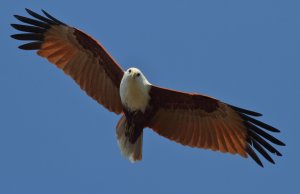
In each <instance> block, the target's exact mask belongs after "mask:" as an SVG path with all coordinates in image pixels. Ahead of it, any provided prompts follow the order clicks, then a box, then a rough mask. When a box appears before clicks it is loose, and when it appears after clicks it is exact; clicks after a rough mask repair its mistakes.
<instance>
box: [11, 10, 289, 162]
mask: <svg viewBox="0 0 300 194" xmlns="http://www.w3.org/2000/svg"><path fill="white" fill-rule="evenodd" d="M26 11H27V12H28V13H29V14H30V15H31V16H33V17H34V18H35V19H31V18H27V17H23V16H18V15H16V16H15V17H16V18H17V19H18V20H20V21H22V22H24V23H25V24H26V25H20V24H12V27H14V28H15V29H17V30H19V31H22V32H25V33H22V34H15V35H12V37H13V38H15V39H18V40H27V41H31V42H29V43H26V44H24V45H21V46H20V47H19V48H21V49H24V50H37V54H38V55H40V56H42V57H44V58H47V59H48V60H49V61H50V62H51V63H53V64H55V65H56V66H57V67H58V68H60V69H61V70H63V71H64V72H65V73H66V74H67V75H69V76H70V77H72V78H73V79H74V80H75V81H76V83H78V84H79V85H80V87H81V88H82V89H83V90H84V91H85V92H86V93H87V94H88V95H89V96H91V97H92V98H93V99H95V100H96V101H97V102H99V103H100V104H101V105H103V106H104V107H105V108H107V109H108V110H109V111H111V112H114V113H116V114H121V115H122V116H121V119H120V120H119V122H118V124H117V126H116V135H117V140H118V144H119V146H120V148H121V152H122V153H123V155H124V156H125V157H127V158H128V159H129V160H131V161H139V160H141V159H142V142H143V130H144V128H151V129H153V130H154V131H155V132H156V133H158V134H159V135H161V136H164V137H166V138H168V139H170V140H173V141H175V142H177V143H180V144H182V145H186V146H190V147H197V148H204V149H210V150H214V151H220V152H223V153H226V152H228V153H231V154H239V155H240V156H242V157H248V155H249V156H250V157H252V158H253V159H254V160H255V161H256V162H257V163H258V164H259V165H260V166H263V165H262V162H261V160H260V159H259V157H258V156H257V154H256V152H255V151H254V150H253V148H254V149H255V150H256V151H257V152H259V153H260V154H261V155H262V156H263V157H264V158H265V159H267V160H268V161H269V162H271V163H274V161H273V159H272V158H271V157H270V155H269V154H268V152H270V153H273V154H276V155H278V156H281V153H280V152H279V151H278V150H277V149H275V148H274V147H273V145H271V144H270V143H272V144H276V145H280V146H283V145H285V144H284V143H283V142H281V141H280V140H278V139H277V138H275V137H273V136H272V135H270V134H269V133H267V131H269V132H279V130H278V129H276V128H274V127H272V126H270V125H268V124H266V123H263V122H261V121H259V120H257V119H255V118H253V117H258V116H261V114H260V113H257V112H254V111H250V110H246V109H242V108H238V107H235V106H232V105H229V104H226V103H224V102H221V101H219V100H217V99H215V98H212V97H209V96H205V95H202V94H195V93H186V92H180V91H176V90H170V89H166V88H162V87H158V86H155V85H153V84H150V82H149V81H148V80H147V79H146V77H145V76H144V74H143V73H142V72H141V71H140V70H139V69H137V68H129V69H128V70H126V71H124V70H123V69H122V68H121V66H119V65H118V63H117V62H116V61H114V59H113V58H112V57H111V56H110V55H109V54H108V52H107V51H106V50H105V49H104V47H103V46H102V45H101V44H100V43H98V42H97V41H96V40H94V39H93V38H92V37H90V36H89V35H87V34H86V33H84V32H82V31H80V30H78V29H76V28H74V27H70V26H68V25H67V24H65V23H63V22H61V21H59V20H57V19H56V18H54V17H53V16H51V15H50V14H48V13H47V12H45V11H43V13H44V14H45V16H46V17H45V16H41V15H39V14H37V13H35V12H33V11H31V10H28V9H26Z"/></svg>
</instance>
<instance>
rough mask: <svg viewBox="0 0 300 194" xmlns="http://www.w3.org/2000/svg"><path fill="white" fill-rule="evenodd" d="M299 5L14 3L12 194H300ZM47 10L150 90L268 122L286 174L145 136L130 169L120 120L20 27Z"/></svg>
mask: <svg viewBox="0 0 300 194" xmlns="http://www.w3.org/2000/svg"><path fill="white" fill-rule="evenodd" d="M299 6H300V2H299V1H271V0H270V1H251V2H250V1H238V0H236V1H185V2H184V1H132V0H129V1H111V0H110V1H81V2H77V3H74V2H73V1H60V2H59V3H58V1H57V2H56V3H55V2H54V1H47V2H46V1H43V2H42V1H40V2H33V1H28V2H26V1H19V2H15V1H6V0H4V1H2V2H1V8H0V10H1V12H0V17H1V20H0V21H1V36H0V42H1V45H0V48H1V51H2V55H1V60H2V61H1V70H0V88H1V96H0V99H1V100H0V107H1V108H0V121H1V122H0V193H6V194H13V193H15V194H20V193H30V194H40V193H43V194H48V193H49V194H50V193H55V194H68V193H70V194H77V193H78V194H79V193H87V194H89V193H91V194H93V193H145V194H148V193H149V194H152V193H153V194H154V193H172V194H176V193H191V194H193V193H230V194H234V193H244V194H250V193H256V194H259V193H297V192H299V173H300V169H299V164H300V157H299V150H298V149H299V147H300V143H299V137H300V136H299V135H300V132H299V126H298V121H299V118H300V109H299V99H300V84H299V83H300V76H299V72H300V64H299V62H300V54H299V53H300V38H299V34H300V12H299ZM26 7H27V8H30V9H32V10H34V11H38V12H39V11H40V9H45V10H46V11H48V12H49V13H51V14H52V15H54V16H56V17H57V18H58V19H60V20H62V21H64V22H65V23H67V24H69V25H72V26H75V27H78V28H79V29H82V30H84V31H85V32H87V33H89V34H90V35H92V36H93V37H94V38H96V39H97V40H99V41H100V42H101V43H102V44H103V45H104V46H105V48H106V49H107V50H108V51H109V52H110V53H111V55H112V56H113V57H114V58H115V59H116V60H117V61H118V62H119V63H120V64H121V65H122V66H123V68H125V69H127V68H128V67H131V66H135V67H138V68H140V69H141V70H142V71H143V72H144V74H145V75H146V76H147V78H148V79H149V81H150V82H152V83H154V84H158V85H161V86H164V87H169V88H173V89H179V90H183V91H190V92H199V93H204V94H207V95H210V96H214V97H216V98H218V99H220V100H223V101H225V102H227V103H231V104H234V105H236V106H240V107H244V108H248V109H252V110H255V111H258V112H261V113H263V114H264V116H263V117H262V118H261V120H262V121H264V122H266V123H269V124H271V125H273V126H275V127H277V128H279V129H281V131H282V133H280V134H275V136H276V137H278V138H279V139H281V140H282V141H284V142H285V143H286V144H287V146H286V147H279V150H280V151H281V152H282V153H283V157H276V156H274V159H275V162H276V165H272V164H269V163H268V162H267V161H265V160H263V163H264V164H265V168H260V167H259V166H258V165H257V164H256V163H255V162H254V161H252V160H251V159H248V160H246V159H243V158H241V157H239V156H236V155H234V156H232V155H229V154H220V153H218V152H212V151H207V150H200V149H192V148H188V147H184V146H181V145H178V144H176V143H174V142H171V141H169V140H167V139H165V138H163V137H160V136H158V135H157V134H155V133H154V132H152V131H151V130H149V129H146V130H145V134H144V146H143V151H144V152H143V153H144V155H143V161H142V162H140V163H137V164H131V163H130V162H128V161H127V160H126V159H124V158H123V157H122V156H121V154H120V151H119V148H118V146H117V143H116V139H115V125H116V122H117V121H118V119H119V116H117V115H114V114H112V113H110V112H108V111H107V110H106V109H104V108H103V107H102V106H100V105H98V104H97V103H96V102H95V101H93V100H92V99H91V98H90V97H88V96H86V94H85V93H84V92H82V91H81V90H80V89H79V87H78V86H77V85H76V84H75V83H74V82H73V81H72V80H71V79H70V78H69V77H67V76H65V75H64V74H63V73H62V72H61V71H60V70H58V69H56V68H55V67H54V66H53V65H51V64H50V63H48V62H47V61H46V60H45V59H42V58H40V57H38V56H37V55H36V54H35V53H34V52H25V51H21V50H19V49H17V46H18V45H19V42H18V41H15V40H13V39H11V38H10V37H9V35H11V34H14V33H16V31H15V30H13V29H12V28H11V27H10V26H9V24H10V23H16V22H17V20H16V19H14V18H13V16H12V15H13V14H19V15H24V14H26V13H25V10H24V8H26Z"/></svg>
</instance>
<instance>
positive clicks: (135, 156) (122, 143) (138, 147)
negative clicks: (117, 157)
mask: <svg viewBox="0 0 300 194" xmlns="http://www.w3.org/2000/svg"><path fill="white" fill-rule="evenodd" d="M126 127H127V120H126V117H125V116H124V115H123V116H122V117H121V119H120V120H119V122H118V124H117V126H116V135H117V141H118V144H119V147H120V149H121V152H122V154H123V156H125V157H126V158H127V159H129V160H130V161H131V162H137V161H139V160H142V146H143V132H141V135H140V136H139V137H138V139H137V140H136V142H135V143H134V144H132V143H131V142H130V141H129V137H127V136H126V135H125V130H126Z"/></svg>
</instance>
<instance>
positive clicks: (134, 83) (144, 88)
mask: <svg viewBox="0 0 300 194" xmlns="http://www.w3.org/2000/svg"><path fill="white" fill-rule="evenodd" d="M150 86H151V84H150V83H149V81H148V80H147V79H146V77H145V76H144V74H143V73H142V72H141V71H140V70H139V69H137V68H134V67H131V68H129V69H127V70H126V71H125V72H124V75H123V78H122V81H121V84H120V97H121V101H122V104H123V105H124V106H125V107H127V108H128V109H131V110H141V111H142V112H144V111H145V110H146V107H147V105H148V102H149V99H150V96H149V90H150Z"/></svg>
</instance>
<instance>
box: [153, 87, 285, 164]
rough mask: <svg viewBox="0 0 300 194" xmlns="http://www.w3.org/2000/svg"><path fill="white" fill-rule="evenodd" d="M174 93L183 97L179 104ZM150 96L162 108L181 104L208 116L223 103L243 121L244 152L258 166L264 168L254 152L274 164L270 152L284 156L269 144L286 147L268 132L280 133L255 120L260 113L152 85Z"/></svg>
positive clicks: (202, 96)
mask: <svg viewBox="0 0 300 194" xmlns="http://www.w3.org/2000/svg"><path fill="white" fill-rule="evenodd" d="M174 92H175V93H177V94H180V96H182V97H180V100H178V102H175V101H177V100H176V98H174V95H175V93H174ZM150 94H151V98H153V101H155V102H153V103H154V104H156V103H158V106H162V107H164V108H167V107H168V106H169V107H170V108H171V107H172V106H173V104H174V103H179V104H181V105H179V106H181V107H180V108H191V107H194V108H201V109H202V110H203V111H205V112H206V113H207V114H209V113H213V112H214V111H217V110H218V108H219V105H220V103H222V104H224V105H225V106H228V107H229V108H230V109H232V110H234V112H235V113H236V114H238V115H239V117H240V118H241V120H242V121H243V123H242V125H243V126H244V127H245V129H246V139H245V140H244V141H246V144H245V145H246V147H244V150H245V152H246V153H248V154H249V155H250V157H251V158H252V159H253V160H254V161H255V162H256V163H257V164H258V165H260V166H261V167H263V164H262V162H261V160H260V158H259V157H258V156H257V154H256V152H255V151H254V150H256V151H257V152H259V153H260V154H261V155H262V156H263V157H264V158H265V159H266V160H268V161H269V162H270V163H272V164H275V162H274V160H273V159H272V158H271V157H270V155H269V154H268V152H270V153H272V154H275V155H277V156H282V154H281V153H280V152H279V151H278V150H277V149H275V148H274V147H273V146H272V145H271V144H270V143H269V142H271V143H273V144H275V145H279V146H285V143H283V142H282V141H280V140H278V139H277V138H275V137H274V136H272V135H270V134H269V133H267V132H266V131H269V132H275V133H278V132H280V131H279V130H278V129H277V128H275V127H273V126H270V125H268V124H266V123H263V122H261V121H259V120H257V119H254V118H253V117H259V116H262V114H260V113H257V112H254V111H251V110H247V109H243V108H240V107H236V106H233V105H230V104H226V103H223V102H221V101H219V100H217V99H214V98H211V97H209V96H205V95H200V94H194V93H184V92H180V91H176V90H170V89H167V88H162V87H158V86H154V85H152V87H151V90H150ZM177 94H176V95H177ZM156 109H159V108H156ZM178 143H180V142H178ZM183 145H184V144H183ZM267 151H268V152H267ZM243 157H244V156H243ZM246 157H247V156H246Z"/></svg>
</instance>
